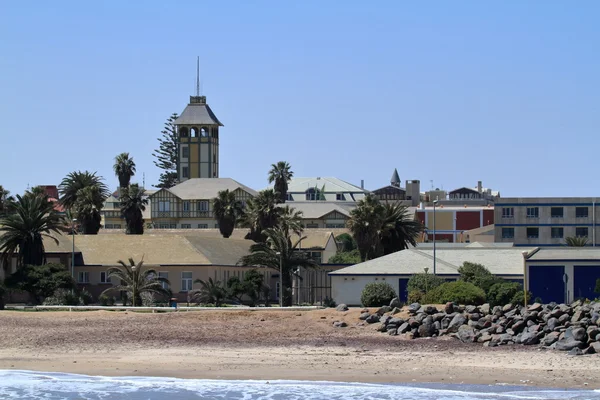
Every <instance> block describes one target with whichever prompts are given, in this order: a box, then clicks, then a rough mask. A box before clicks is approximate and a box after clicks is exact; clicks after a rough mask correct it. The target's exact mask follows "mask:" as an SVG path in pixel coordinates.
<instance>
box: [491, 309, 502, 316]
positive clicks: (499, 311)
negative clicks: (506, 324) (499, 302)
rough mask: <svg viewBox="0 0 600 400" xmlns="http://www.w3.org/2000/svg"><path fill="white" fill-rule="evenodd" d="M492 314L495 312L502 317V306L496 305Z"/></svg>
mask: <svg viewBox="0 0 600 400" xmlns="http://www.w3.org/2000/svg"><path fill="white" fill-rule="evenodd" d="M492 314H494V315H497V316H499V317H500V316H502V314H503V312H502V307H500V306H495V307H494V308H493V309H492Z"/></svg>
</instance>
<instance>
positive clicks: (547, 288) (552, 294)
mask: <svg viewBox="0 0 600 400" xmlns="http://www.w3.org/2000/svg"><path fill="white" fill-rule="evenodd" d="M564 274H565V267H564V266H562V265H559V266H556V265H552V266H544V265H530V266H529V291H530V292H531V293H532V295H533V298H534V299H535V298H537V297H539V298H541V299H542V302H544V303H550V302H552V301H554V302H557V303H564V302H565V282H564V280H563V279H564Z"/></svg>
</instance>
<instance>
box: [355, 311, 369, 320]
mask: <svg viewBox="0 0 600 400" xmlns="http://www.w3.org/2000/svg"><path fill="white" fill-rule="evenodd" d="M370 316H371V314H369V312H368V311H367V312H363V313H362V314H360V317H358V319H360V320H361V321H364V320H366V319H367V318H369V317H370Z"/></svg>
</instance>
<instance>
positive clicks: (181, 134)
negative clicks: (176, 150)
mask: <svg viewBox="0 0 600 400" xmlns="http://www.w3.org/2000/svg"><path fill="white" fill-rule="evenodd" d="M179 137H188V128H186V127H185V126H184V127H181V128H179Z"/></svg>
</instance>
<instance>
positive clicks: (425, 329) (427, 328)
mask: <svg viewBox="0 0 600 400" xmlns="http://www.w3.org/2000/svg"><path fill="white" fill-rule="evenodd" d="M418 332H419V337H431V336H433V334H434V333H435V328H434V327H433V323H431V324H425V323H424V324H423V325H421V326H419V330H418Z"/></svg>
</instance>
